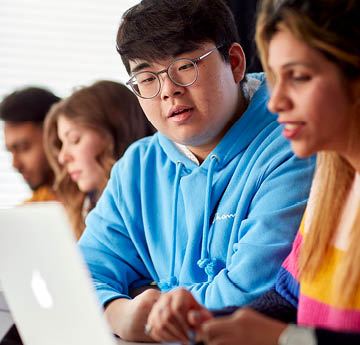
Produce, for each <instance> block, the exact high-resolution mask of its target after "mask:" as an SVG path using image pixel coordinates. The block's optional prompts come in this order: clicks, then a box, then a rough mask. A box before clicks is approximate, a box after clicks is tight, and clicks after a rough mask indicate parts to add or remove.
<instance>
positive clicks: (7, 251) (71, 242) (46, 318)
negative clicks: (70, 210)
mask: <svg viewBox="0 0 360 345" xmlns="http://www.w3.org/2000/svg"><path fill="white" fill-rule="evenodd" d="M0 224H1V225H0V280H1V282H2V287H3V290H4V293H5V297H6V300H7V302H8V305H9V307H10V310H11V312H12V315H13V318H14V320H15V323H16V324H17V327H18V329H19V333H20V335H21V337H22V339H23V342H24V343H25V344H26V345H49V344H52V345H64V344H66V345H80V344H84V345H99V344H101V345H114V344H116V343H117V342H116V341H115V339H114V337H113V335H112V334H111V332H110V329H109V327H108V325H107V323H106V321H105V319H104V316H103V312H102V308H101V306H100V304H99V302H98V300H97V298H96V296H95V293H94V291H93V287H92V284H91V280H90V276H89V273H88V271H87V267H86V265H85V264H84V262H83V260H82V256H81V254H80V252H79V250H78V248H77V245H76V240H75V238H74V236H73V234H72V230H71V226H70V224H69V222H68V219H67V216H66V213H65V211H64V209H63V207H62V206H61V205H60V204H59V203H33V204H28V205H24V206H21V207H15V208H12V209H1V210H0Z"/></svg>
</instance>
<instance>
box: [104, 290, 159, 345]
mask: <svg viewBox="0 0 360 345" xmlns="http://www.w3.org/2000/svg"><path fill="white" fill-rule="evenodd" d="M160 295H161V294H160V292H159V291H158V290H155V289H148V290H145V291H144V292H142V293H141V294H139V295H137V296H136V297H135V298H134V299H132V300H129V299H126V298H119V299H116V300H113V301H112V302H110V303H109V305H108V306H107V307H106V309H105V315H106V317H107V318H108V320H109V323H110V326H111V328H112V330H113V332H114V333H115V334H116V335H118V336H119V337H120V338H122V339H124V340H127V341H143V342H151V341H154V340H153V339H152V338H151V337H150V336H149V335H147V334H145V333H144V329H145V324H146V320H147V318H148V315H149V313H150V311H151V309H152V307H153V305H154V303H155V302H156V301H157V300H158V298H159V297H160Z"/></svg>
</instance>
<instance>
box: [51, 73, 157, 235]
mask: <svg viewBox="0 0 360 345" xmlns="http://www.w3.org/2000/svg"><path fill="white" fill-rule="evenodd" d="M153 133H154V130H153V127H152V126H151V125H150V123H149V122H148V121H147V119H146V117H145V116H144V114H143V111H142V110H141V107H140V106H139V104H138V100H137V98H136V97H135V96H134V94H133V93H132V92H131V91H129V90H128V88H127V87H125V86H124V85H122V84H120V83H117V82H113V81H107V80H103V81H98V82H96V83H94V84H93V85H91V86H87V87H82V88H79V89H78V90H76V91H75V92H74V93H73V94H72V95H71V96H69V97H68V98H65V99H63V100H61V101H60V102H58V103H57V104H55V105H54V106H53V107H52V108H51V109H50V111H49V113H48V114H47V116H46V120H45V128H44V144H45V151H46V154H47V157H48V160H49V162H50V165H51V167H52V168H53V170H54V172H55V190H56V193H57V195H58V196H59V198H60V199H61V201H62V202H63V203H64V206H65V208H66V210H67V212H68V214H69V217H70V220H71V222H72V225H73V227H74V231H75V235H76V237H77V238H79V237H80V235H81V233H82V231H83V229H84V226H85V225H84V218H85V216H86V215H87V213H88V212H89V211H90V210H91V209H92V208H93V207H94V206H95V203H96V201H97V199H98V197H99V196H100V194H101V193H102V191H103V189H104V187H105V185H106V183H107V180H108V178H109V175H110V170H111V168H112V165H113V164H114V163H115V161H116V160H118V159H119V158H120V157H121V156H122V154H123V153H124V151H125V150H126V148H127V147H128V146H129V145H130V144H131V143H132V142H134V141H135V140H137V139H140V138H142V137H145V136H148V135H151V134H153Z"/></svg>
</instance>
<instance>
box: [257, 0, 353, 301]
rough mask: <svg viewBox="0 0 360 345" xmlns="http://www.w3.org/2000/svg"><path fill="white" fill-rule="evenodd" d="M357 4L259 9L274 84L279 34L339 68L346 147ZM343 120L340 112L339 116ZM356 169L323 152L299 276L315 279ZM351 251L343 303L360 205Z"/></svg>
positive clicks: (304, 3)
mask: <svg viewBox="0 0 360 345" xmlns="http://www.w3.org/2000/svg"><path fill="white" fill-rule="evenodd" d="M359 18H360V1H359V0H264V1H263V3H262V6H261V8H260V9H259V13H258V19H257V28H256V43H257V46H258V49H259V52H260V56H261V60H262V63H263V66H264V70H265V71H267V73H268V77H269V80H270V83H271V82H272V81H273V76H272V75H271V72H269V66H268V64H267V59H268V49H269V44H270V41H271V39H272V37H273V36H274V34H275V33H276V32H278V31H279V30H287V31H289V32H291V33H292V34H293V35H294V36H295V37H296V38H297V39H299V40H301V41H303V42H304V43H306V44H307V45H308V46H310V47H312V48H313V49H316V50H317V51H319V52H321V53H322V54H323V55H324V56H325V58H327V59H328V60H329V61H331V62H333V63H335V64H336V66H337V67H338V70H339V72H340V75H341V77H342V79H343V82H344V87H347V88H348V90H349V92H348V93H349V98H350V100H351V102H352V105H353V107H352V110H351V121H352V130H353V133H352V134H351V136H350V138H349V142H348V147H351V146H352V145H354V144H355V143H356V145H359V137H360V98H359V97H360V96H359V94H358V95H354V94H353V93H352V94H351V91H350V87H349V85H350V84H351V82H352V81H353V80H358V79H359V78H360V45H359V42H360V26H359ZM339 116H342V114H339ZM354 175H355V169H354V167H353V166H351V165H350V164H349V162H348V161H347V160H346V159H344V157H342V156H341V155H340V154H338V153H337V152H319V153H318V158H317V167H316V173H315V177H314V181H313V187H312V191H311V197H312V198H313V200H312V201H313V203H312V206H313V209H312V211H311V218H310V219H309V223H308V224H309V227H308V232H307V234H306V236H305V240H304V244H303V247H302V250H301V255H300V267H299V269H300V274H301V276H302V277H304V278H305V279H313V278H314V277H315V275H316V274H317V273H318V272H319V270H320V268H321V266H322V265H323V264H324V259H325V256H326V254H327V253H328V250H329V248H330V246H331V243H332V241H333V240H334V236H335V231H334V230H335V229H336V228H337V226H338V224H339V220H340V216H341V210H342V209H343V205H344V200H345V199H346V197H347V195H348V193H349V189H350V187H351V184H352V181H353V179H354ZM349 243H350V244H349V248H348V249H347V251H346V253H345V255H344V258H343V260H342V262H341V264H340V266H339V270H338V272H337V273H338V277H339V279H338V286H337V287H336V291H337V294H338V296H339V300H341V301H343V302H345V303H350V302H351V299H352V298H354V295H355V293H356V291H357V289H359V282H360V246H359V243H360V205H358V206H357V211H356V215H355V221H354V223H353V225H352V227H351V230H350V241H349Z"/></svg>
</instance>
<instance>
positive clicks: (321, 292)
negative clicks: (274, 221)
mask: <svg viewBox="0 0 360 345" xmlns="http://www.w3.org/2000/svg"><path fill="white" fill-rule="evenodd" d="M304 219H305V217H304ZM304 219H303V221H302V223H301V226H300V229H299V232H298V234H297V236H296V238H295V241H294V244H293V248H292V251H291V253H290V254H289V256H288V257H287V259H286V260H285V261H284V263H283V265H282V267H281V270H280V273H279V276H278V279H277V283H276V291H277V293H279V294H280V295H281V296H282V297H284V298H285V299H287V300H288V301H289V302H290V303H291V304H292V305H293V306H294V307H296V308H297V323H298V324H299V325H302V326H312V327H316V328H326V329H329V330H333V331H349V332H351V331H352V332H355V331H359V330H360V284H359V290H358V293H357V294H356V296H355V298H354V302H353V304H352V305H350V306H346V307H345V306H344V305H341V304H339V302H338V299H337V298H336V295H335V292H334V291H333V287H334V285H335V284H334V283H335V281H336V276H335V274H334V272H336V269H337V267H338V265H339V263H340V262H341V259H342V256H343V255H344V251H343V250H340V249H338V248H337V247H336V242H335V244H334V246H333V247H332V248H331V249H330V251H329V253H328V254H327V257H326V259H325V260H324V264H323V266H322V268H321V270H320V272H319V273H318V274H317V276H316V278H315V279H314V280H313V281H311V282H308V281H307V282H305V281H300V282H299V281H298V269H297V267H298V265H297V260H298V257H299V252H300V248H301V244H302V240H303V236H304V223H305V221H304Z"/></svg>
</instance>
